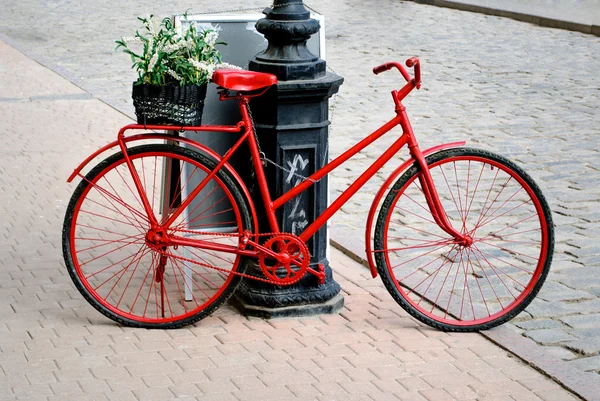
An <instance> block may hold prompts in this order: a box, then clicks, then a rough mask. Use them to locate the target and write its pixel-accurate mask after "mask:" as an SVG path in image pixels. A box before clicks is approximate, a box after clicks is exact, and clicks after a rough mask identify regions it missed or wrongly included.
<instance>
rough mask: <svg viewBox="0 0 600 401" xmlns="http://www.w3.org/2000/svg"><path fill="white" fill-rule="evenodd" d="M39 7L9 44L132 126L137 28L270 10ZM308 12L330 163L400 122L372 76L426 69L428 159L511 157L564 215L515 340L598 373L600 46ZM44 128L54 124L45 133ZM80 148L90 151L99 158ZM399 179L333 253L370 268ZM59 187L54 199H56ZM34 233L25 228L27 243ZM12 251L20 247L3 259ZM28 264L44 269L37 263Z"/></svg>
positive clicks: (336, 7)
mask: <svg viewBox="0 0 600 401" xmlns="http://www.w3.org/2000/svg"><path fill="white" fill-rule="evenodd" d="M40 4H41V3H40V2H39V1H33V0H23V1H19V2H10V4H6V5H4V8H3V13H2V15H0V33H2V34H3V35H5V37H6V38H7V39H8V40H9V41H10V42H11V43H14V44H15V45H16V46H18V47H19V48H20V49H22V50H23V51H24V52H26V53H27V54H29V55H31V56H32V57H34V58H35V59H36V60H38V61H40V62H41V63H43V64H46V65H49V66H51V67H52V68H53V69H55V70H57V71H59V72H61V73H62V74H63V75H64V76H66V77H68V78H69V79H70V80H71V81H72V82H75V83H76V84H77V85H79V86H80V87H82V88H84V89H85V90H86V91H87V92H89V93H91V94H92V95H93V96H94V97H98V98H100V99H102V100H104V101H106V102H108V103H110V104H111V105H114V106H116V107H117V108H119V109H122V110H125V111H126V112H131V106H130V95H129V91H130V83H131V81H132V79H133V78H134V73H133V72H131V71H130V70H129V61H128V59H127V57H125V56H123V55H121V54H117V53H114V52H113V48H114V39H115V38H116V37H118V36H121V35H129V34H130V33H131V32H132V31H133V30H134V29H135V28H137V22H136V20H135V16H137V15H140V14H144V13H147V12H154V13H156V14H158V15H166V14H169V13H172V12H174V11H176V12H181V11H183V10H186V9H188V8H191V9H192V11H197V12H200V11H202V12H210V11H220V10H229V9H235V8H242V7H243V8H251V7H254V6H265V5H266V4H265V3H264V2H262V1H245V2H243V4H242V3H241V2H237V1H231V0H228V1H222V2H219V3H218V5H216V3H214V2H211V3H206V4H199V3H198V2H186V1H173V2H169V4H168V5H167V4H164V3H161V2H157V1H156V2H153V3H152V2H144V5H143V6H140V5H137V4H136V2H113V1H108V2H104V3H103V7H102V8H99V7H98V3H97V2H92V1H90V0H84V1H53V2H47V3H44V5H43V6H42V5H40ZM308 4H309V5H311V6H314V7H315V8H317V9H318V11H320V12H321V13H323V14H325V15H326V18H327V30H326V38H327V55H328V65H329V66H330V67H331V68H332V69H333V70H335V71H336V72H337V73H338V74H339V75H341V76H343V77H344V78H345V83H344V85H343V86H342V87H341V89H340V94H339V95H338V97H337V100H336V101H335V106H334V110H333V129H332V132H331V137H332V140H331V143H330V151H331V154H332V155H337V154H339V153H341V152H342V151H343V150H345V149H347V148H348V147H349V146H350V145H351V144H353V143H355V142H356V141H357V140H358V139H360V138H363V137H364V136H366V135H367V134H368V133H369V132H371V130H373V129H375V128H376V127H378V126H379V125H380V124H381V123H382V122H384V121H386V120H387V119H389V118H390V117H391V116H392V115H393V107H392V105H391V102H390V97H389V90H391V89H394V88H397V87H398V86H399V76H397V75H394V74H392V73H389V74H383V75H381V76H377V77H375V76H374V75H373V74H372V73H371V68H372V67H373V66H374V65H376V64H379V63H381V62H384V61H389V60H403V59H404V58H406V57H408V56H412V55H418V56H419V57H420V58H421V60H422V63H423V79H424V86H423V89H422V90H421V91H420V92H415V93H414V94H412V95H411V97H410V98H409V99H408V100H407V101H406V102H405V104H406V105H407V107H408V111H409V113H410V115H411V116H412V121H413V126H414V128H415V131H416V133H417V135H420V138H421V143H422V147H423V148H426V147H428V146H432V145H435V144H438V143H442V142H451V141H455V140H467V141H468V144H470V145H472V146H476V147H480V148H484V149H488V150H493V151H495V152H497V153H500V154H503V155H505V156H507V157H509V158H511V159H513V160H514V161H517V162H518V163H519V164H520V165H521V166H523V167H524V168H525V169H526V170H527V171H528V172H529V173H530V174H531V175H532V176H533V177H534V178H535V179H536V180H537V181H538V183H539V184H540V186H541V187H542V189H543V190H544V192H545V194H546V196H547V198H548V200H549V202H550V204H551V207H552V210H553V212H554V215H553V217H554V221H555V224H556V248H555V257H554V263H553V267H552V271H551V273H550V275H549V277H548V281H547V282H546V284H545V286H544V288H543V289H542V291H541V292H540V294H539V296H538V299H537V300H536V301H534V302H533V303H532V304H531V306H530V307H529V308H527V310H526V312H525V313H522V314H521V315H520V316H519V317H518V318H517V319H515V320H514V321H513V323H511V324H509V325H508V327H511V328H512V329H514V330H515V331H516V332H522V333H523V335H524V336H527V337H529V338H531V339H533V340H535V341H536V342H537V343H538V344H541V345H544V346H545V347H546V351H547V352H549V353H551V354H552V355H554V356H555V357H558V358H561V359H563V360H565V361H567V362H566V363H567V364H568V365H569V366H573V367H576V368H577V369H581V370H583V371H591V372H598V371H599V370H600V355H599V352H600V330H599V329H600V298H599V296H600V275H599V266H598V256H599V255H598V254H599V253H600V246H599V245H598V240H599V239H600V230H599V229H598V222H599V220H600V214H599V213H598V212H597V210H596V208H597V207H598V204H599V203H598V201H599V200H600V189H599V187H598V183H599V182H600V173H599V171H598V162H597V160H598V152H599V148H600V146H599V142H600V139H599V138H600V137H599V136H598V131H599V130H598V123H599V122H600V113H599V112H598V110H597V105H598V104H599V100H600V99H599V98H600V89H599V88H600V78H599V77H598V74H597V71H598V70H599V69H600V39H599V38H597V37H595V36H591V35H585V34H580V33H576V32H569V31H562V30H555V29H549V28H542V27H537V26H534V25H530V24H527V23H522V22H517V21H513V20H509V19H503V18H499V17H489V16H484V15H479V14H473V13H468V12H462V11H456V10H451V9H444V8H436V7H431V6H426V5H421V4H415V3H412V2H402V1H391V0H388V1H375V0H367V1H362V2H349V1H343V0H332V1H329V2H323V3H321V2H319V3H316V2H308ZM67 112H68V110H65V111H63V113H64V114H66V113H67ZM100 117H101V116H100ZM28 122H31V121H28ZM81 123H82V124H83V126H84V127H85V126H87V125H89V124H91V122H90V123H88V122H83V121H82V122H81ZM38 126H40V127H45V126H47V124H46V123H44V124H42V122H41V120H40V121H39V123H38ZM107 130H108V127H107ZM113 131H114V127H113V129H112V131H111V132H113ZM391 140H392V138H391V137H390V138H383V139H381V140H380V142H378V143H377V144H376V145H375V146H374V147H373V149H368V150H367V151H366V152H364V153H361V154H359V155H358V156H357V157H355V159H353V160H352V163H351V164H348V168H347V169H345V168H343V169H341V170H340V171H336V172H335V173H334V174H333V177H332V180H331V188H332V195H333V196H335V195H336V194H338V193H339V192H340V191H341V190H343V189H344V188H345V187H346V186H347V185H348V184H349V183H350V182H352V181H353V180H355V178H356V177H357V176H358V174H359V173H360V172H361V171H363V170H364V167H365V166H366V165H367V164H368V162H369V161H370V160H372V159H373V158H374V157H375V156H376V155H378V154H380V153H381V151H382V149H385V148H386V147H387V146H389V144H390V143H391ZM83 143H84V144H85V145H83V146H84V147H85V148H86V149H85V150H90V149H92V148H94V147H95V146H96V144H97V143H95V142H91V141H90V142H83ZM84 153H86V152H85V151H82V152H81V154H84ZM28 157H30V158H32V160H34V159H33V158H35V157H36V156H35V155H28ZM397 162H398V163H399V160H398V161H397ZM393 164H394V165H397V163H393ZM393 167H394V166H389V167H387V168H386V169H384V170H383V171H382V172H381V173H380V174H378V175H377V176H376V177H375V178H373V179H372V180H371V182H369V183H368V184H367V186H366V187H365V188H364V189H363V190H362V191H361V192H360V193H359V194H357V196H356V197H355V198H354V199H353V201H352V202H351V203H349V204H348V205H347V206H345V207H344V208H343V209H342V210H341V212H340V213H339V215H338V216H336V218H335V220H334V234H333V235H334V236H333V239H334V240H336V241H337V242H339V243H341V244H342V245H343V246H345V247H347V248H349V249H351V250H352V251H353V252H356V253H357V254H359V255H362V254H363V253H364V251H363V249H364V245H363V244H362V241H363V232H364V223H363V221H362V216H365V215H366V212H367V210H368V207H369V205H370V201H371V199H372V194H373V193H374V191H376V190H377V189H378V187H379V186H380V183H381V182H382V180H383V179H384V178H385V177H386V176H387V173H389V172H390V171H391V170H392V169H393ZM52 182H53V181H48V182H46V183H45V186H48V185H50V186H53V185H55V184H52ZM56 185H59V184H56ZM60 206H61V205H59V209H60ZM62 207H64V205H62ZM53 211H54V209H53ZM57 213H58V212H57ZM33 219H34V217H28V218H26V219H25V220H24V222H33V221H35V220H33ZM27 232H28V229H27V228H26V227H23V226H22V227H21V228H20V229H19V230H17V233H22V234H25V233H27ZM340 233H343V236H342V235H341V234H340ZM11 235H14V234H11ZM14 251H15V248H11V247H10V246H9V248H8V249H7V250H6V251H5V252H14ZM30 253H31V256H32V257H33V256H34V257H39V255H38V252H34V251H31V252H30ZM25 255H27V252H26V253H25ZM22 257H26V256H22ZM41 262H42V263H43V261H41ZM334 270H335V267H334ZM339 275H340V273H338V277H339Z"/></svg>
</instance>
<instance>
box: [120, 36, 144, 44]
mask: <svg viewBox="0 0 600 401" xmlns="http://www.w3.org/2000/svg"><path fill="white" fill-rule="evenodd" d="M121 40H122V41H123V42H125V43H130V42H141V41H142V40H141V39H140V38H138V37H137V36H123V37H121Z"/></svg>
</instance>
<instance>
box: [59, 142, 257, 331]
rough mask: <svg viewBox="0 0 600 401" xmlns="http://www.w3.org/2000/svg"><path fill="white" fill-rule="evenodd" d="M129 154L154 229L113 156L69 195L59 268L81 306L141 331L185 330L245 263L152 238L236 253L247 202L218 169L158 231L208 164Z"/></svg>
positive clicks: (247, 221) (137, 150)
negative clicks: (195, 242) (83, 302)
mask: <svg viewBox="0 0 600 401" xmlns="http://www.w3.org/2000/svg"><path fill="white" fill-rule="evenodd" d="M128 155H129V156H130V158H131V162H132V165H133V168H134V169H135V171H137V175H138V176H139V180H140V181H141V185H142V187H143V197H144V198H145V199H146V200H147V203H148V204H149V206H150V208H151V209H152V211H153V213H154V216H155V217H156V219H157V220H158V223H159V227H158V228H156V227H152V224H151V223H150V221H149V219H148V216H147V213H146V210H145V208H144V199H142V197H140V194H139V192H138V190H137V188H136V186H135V183H134V180H133V178H132V174H131V173H130V170H129V168H128V166H127V163H126V160H125V158H124V156H123V154H122V153H116V154H114V155H112V156H110V157H108V158H107V159H106V160H104V161H103V162H101V163H100V164H98V165H97V166H96V167H95V168H93V169H92V170H91V171H90V172H89V173H88V174H87V175H86V176H85V177H82V178H83V179H82V181H81V183H80V184H79V186H78V187H77V189H76V190H75V193H74V194H73V197H72V198H71V201H70V203H69V206H68V208H67V214H66V217H65V222H64V227H63V254H64V258H65V263H66V266H67V269H68V271H69V274H70V276H71V278H72V279H73V282H74V283H75V286H76V287H77V289H78V290H79V291H80V292H81V294H82V295H83V296H84V297H85V299H86V300H87V301H88V302H89V303H90V304H91V305H92V306H94V307H95V308H96V309H97V310H98V311H100V312H101V313H103V314H104V315H105V316H107V317H109V318H111V319H113V320H115V321H116V322H119V323H122V324H125V325H128V326H134V327H144V328H178V327H182V326H184V325H187V324H191V323H194V322H195V321H197V320H199V319H202V318H203V317H206V316H207V315H209V314H210V313H211V312H212V311H214V310H215V309H216V308H217V307H218V306H219V305H220V304H222V303H223V302H225V300H226V299H227V298H228V297H229V296H230V295H231V294H232V292H233V291H234V290H235V288H236V286H237V285H238V283H239V281H240V275H239V273H243V272H244V269H245V261H244V258H242V257H240V256H239V255H236V254H233V253H227V252H225V251H223V252H221V251H219V250H209V249H212V248H209V249H203V248H200V247H196V246H192V245H190V246H188V245H178V246H171V245H168V244H169V243H168V242H167V241H161V238H168V237H169V236H176V237H179V238H185V239H192V240H203V241H204V242H205V243H206V244H211V245H213V246H219V245H231V246H234V247H235V246H238V244H239V238H240V236H241V234H242V233H243V232H244V231H246V230H250V231H252V230H253V227H252V220H251V218H250V213H249V211H248V206H247V203H246V200H245V198H244V196H243V195H242V193H241V191H240V189H239V187H238V185H236V182H235V180H233V179H232V178H231V176H230V174H228V173H227V171H225V170H224V169H221V170H219V171H218V173H217V174H216V175H215V176H214V177H213V178H212V179H210V180H208V182H207V183H206V185H205V186H204V187H203V189H202V191H200V193H199V194H198V195H197V196H196V197H195V198H194V199H193V201H192V202H191V203H190V205H189V206H188V207H187V208H185V209H184V211H183V213H181V214H180V215H179V217H178V218H177V219H176V220H175V221H174V222H173V223H172V224H171V225H170V226H168V227H167V226H165V225H164V222H166V221H167V219H168V218H169V216H171V215H172V214H173V212H174V211H175V210H177V208H178V206H179V205H181V204H183V203H184V202H185V201H186V200H187V199H188V197H189V196H191V195H192V191H193V190H194V188H196V187H197V186H198V185H199V184H200V183H201V182H202V181H203V180H204V178H205V177H207V175H208V174H209V173H210V172H211V171H212V170H213V169H214V167H215V162H213V161H212V160H211V159H209V158H207V157H206V156H204V155H202V154H200V153H198V152H196V151H193V150H191V149H187V148H183V147H180V146H175V145H167V144H153V145H142V146H138V147H134V148H131V149H129V150H128ZM215 249H217V248H215Z"/></svg>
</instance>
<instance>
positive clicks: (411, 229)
mask: <svg viewBox="0 0 600 401" xmlns="http://www.w3.org/2000/svg"><path fill="white" fill-rule="evenodd" d="M426 162H427V165H428V168H429V170H430V172H431V174H432V177H433V178H434V182H435V185H436V189H437V192H438V194H439V196H440V200H441V201H442V204H443V206H444V209H445V211H446V215H447V217H448V219H449V220H450V222H451V223H452V225H453V227H454V228H455V229H457V230H459V229H460V230H459V231H461V233H463V234H464V233H467V234H469V235H471V236H472V238H473V244H472V245H470V246H461V245H460V244H457V243H456V242H454V241H453V238H452V237H451V236H450V235H449V234H447V233H445V232H444V231H443V230H442V229H441V228H439V226H438V225H437V224H436V223H435V222H434V221H433V218H432V217H431V212H430V211H429V208H428V207H427V203H426V200H425V196H424V194H423V191H422V189H421V187H420V183H419V180H418V177H419V175H420V168H419V167H418V166H417V165H416V164H414V165H413V166H412V167H410V168H409V169H408V170H407V171H406V172H404V173H403V175H402V176H401V177H400V178H399V179H398V180H397V181H396V183H395V184H394V185H393V186H392V188H391V189H390V191H389V192H388V194H387V196H386V198H385V200H384V202H383V204H382V207H381V209H380V212H379V216H378V219H377V224H376V228H375V236H374V252H375V260H376V265H377V270H378V272H379V274H380V275H381V278H382V280H383V282H384V284H385V286H386V288H387V290H388V291H389V292H390V294H391V295H392V297H393V298H394V299H395V300H396V302H397V303H398V304H400V306H401V307H402V308H403V309H405V310H406V311H407V312H408V313H409V314H410V315H411V316H413V317H415V318H416V319H418V320H419V321H421V322H423V323H425V324H427V325H429V326H432V327H434V328H437V329H440V330H444V331H456V332H469V331H479V330H487V329H490V328H492V327H495V326H498V325H500V324H502V323H504V322H506V321H508V320H510V319H512V318H513V317H514V316H516V315H517V314H519V313H520V312H521V311H523V309H524V308H525V307H527V305H529V303H530V302H531V301H532V300H533V299H534V298H535V296H536V295H537V293H538V291H539V290H540V288H541V287H542V285H543V283H544V280H545V279H546V276H547V275H548V272H549V269H550V264H551V262H552V254H553V249H554V231H553V223H552V216H551V212H550V208H549V206H548V203H547V201H546V199H545V198H544V196H543V194H542V192H541V190H540V189H539V187H538V186H537V185H536V184H535V182H534V181H533V179H532V178H531V177H530V176H529V175H528V174H527V173H526V172H525V171H523V170H522V169H521V168H520V167H519V166H517V165H516V164H514V163H513V162H511V161H510V160H508V159H506V158H504V157H502V156H499V155H496V154H494V153H491V152H488V151H484V150H479V149H471V148H454V149H447V150H443V151H440V152H437V153H435V154H432V155H430V156H428V157H427V158H426ZM486 191H487V192H486ZM478 213H479V214H478ZM459 277H460V279H459ZM459 301H460V302H459Z"/></svg>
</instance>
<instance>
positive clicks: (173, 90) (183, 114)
mask: <svg viewBox="0 0 600 401" xmlns="http://www.w3.org/2000/svg"><path fill="white" fill-rule="evenodd" d="M207 86H208V85H207V84H203V85H187V86H174V85H163V86H156V85H147V84H141V85H135V84H134V85H133V92H132V95H131V97H132V98H133V106H134V107H135V114H136V116H137V122H138V124H143V125H176V126H198V125H200V124H201V120H202V110H203V108H204V99H205V98H206V87H207Z"/></svg>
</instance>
